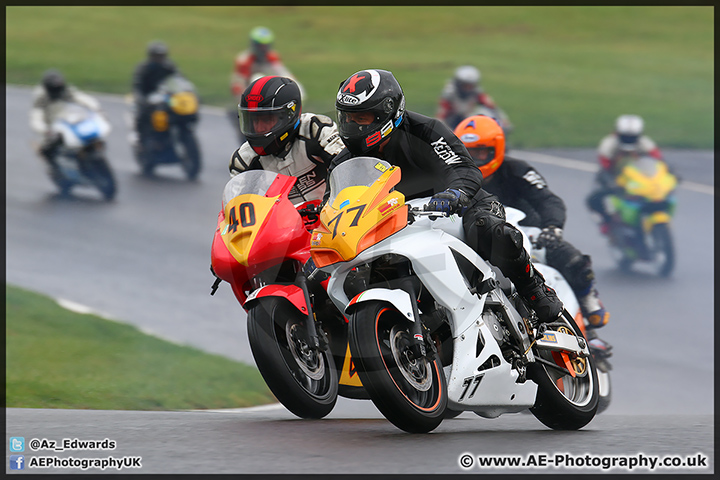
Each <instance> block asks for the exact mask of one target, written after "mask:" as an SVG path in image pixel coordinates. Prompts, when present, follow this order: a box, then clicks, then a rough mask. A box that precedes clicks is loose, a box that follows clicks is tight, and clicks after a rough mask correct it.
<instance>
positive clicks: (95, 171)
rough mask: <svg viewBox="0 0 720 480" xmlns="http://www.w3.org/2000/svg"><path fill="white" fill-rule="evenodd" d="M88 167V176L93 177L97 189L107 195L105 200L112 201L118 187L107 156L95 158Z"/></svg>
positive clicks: (104, 195)
mask: <svg viewBox="0 0 720 480" xmlns="http://www.w3.org/2000/svg"><path fill="white" fill-rule="evenodd" d="M87 169H88V172H87V176H88V177H90V178H91V179H92V181H93V183H94V184H95V186H96V187H97V189H98V190H99V191H100V193H102V195H103V197H105V200H107V201H110V200H112V199H113V198H115V191H116V188H117V187H116V186H115V177H114V176H113V173H112V170H110V166H109V165H108V163H107V161H106V160H105V158H102V157H101V158H98V159H96V160H94V161H93V162H92V163H90V164H89V165H88V167H87Z"/></svg>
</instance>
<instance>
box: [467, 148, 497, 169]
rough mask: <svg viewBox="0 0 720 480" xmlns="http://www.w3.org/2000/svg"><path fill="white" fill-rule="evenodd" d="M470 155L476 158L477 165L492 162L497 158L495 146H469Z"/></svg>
mask: <svg viewBox="0 0 720 480" xmlns="http://www.w3.org/2000/svg"><path fill="white" fill-rule="evenodd" d="M467 149H468V152H469V153H470V156H471V157H472V158H473V160H475V165H477V166H478V167H482V166H483V165H487V164H488V163H490V162H492V161H493V159H494V158H495V147H485V146H480V147H472V148H470V147H467Z"/></svg>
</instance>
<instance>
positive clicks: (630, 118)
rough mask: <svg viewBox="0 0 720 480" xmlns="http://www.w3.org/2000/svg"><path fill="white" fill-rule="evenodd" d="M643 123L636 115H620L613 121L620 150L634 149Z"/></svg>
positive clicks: (641, 131)
mask: <svg viewBox="0 0 720 480" xmlns="http://www.w3.org/2000/svg"><path fill="white" fill-rule="evenodd" d="M644 126H645V124H644V122H643V119H642V118H640V117H639V116H638V115H620V116H619V117H618V119H617V120H616V121H615V133H616V134H617V136H618V140H620V148H621V149H622V150H629V151H631V150H635V149H636V148H637V142H638V139H639V138H640V135H642V133H643V128H644Z"/></svg>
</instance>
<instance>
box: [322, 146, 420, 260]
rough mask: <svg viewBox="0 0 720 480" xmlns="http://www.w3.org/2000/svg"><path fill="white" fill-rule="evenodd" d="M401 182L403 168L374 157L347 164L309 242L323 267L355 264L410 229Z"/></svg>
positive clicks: (334, 177)
mask: <svg viewBox="0 0 720 480" xmlns="http://www.w3.org/2000/svg"><path fill="white" fill-rule="evenodd" d="M341 167H342V168H341ZM399 181H400V169H399V168H397V167H391V166H389V164H388V163H387V162H383V161H381V160H378V159H376V158H370V157H357V158H354V159H351V160H347V161H345V162H343V163H341V164H340V165H339V166H337V167H336V168H335V169H334V170H333V171H332V173H331V175H330V188H331V196H330V200H329V202H328V204H327V205H326V206H325V207H324V208H323V210H322V212H321V213H320V221H321V223H322V225H321V227H320V228H317V229H315V230H314V231H313V236H312V239H311V241H310V253H311V255H312V257H313V261H314V262H315V264H316V265H317V266H318V267H323V266H326V265H330V264H332V263H336V262H339V261H348V260H351V259H353V258H355V257H356V256H357V254H358V253H360V252H362V251H363V250H365V249H366V248H368V247H370V246H371V245H374V244H376V243H378V242H380V241H382V240H384V239H385V238H387V237H389V236H390V235H392V234H393V233H395V232H397V231H399V230H401V229H402V228H404V227H405V226H406V225H407V205H405V196H404V195H403V194H402V193H400V192H399V191H395V190H393V188H394V187H395V185H397V184H398V182H399Z"/></svg>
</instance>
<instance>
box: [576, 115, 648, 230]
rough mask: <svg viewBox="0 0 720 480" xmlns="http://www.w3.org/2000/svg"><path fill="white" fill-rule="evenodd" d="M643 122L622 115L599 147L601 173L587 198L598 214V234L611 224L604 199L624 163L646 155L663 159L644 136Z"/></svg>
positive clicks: (631, 116)
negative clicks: (599, 221)
mask: <svg viewBox="0 0 720 480" xmlns="http://www.w3.org/2000/svg"><path fill="white" fill-rule="evenodd" d="M644 126H645V123H644V122H643V119H642V118H641V117H640V116H638V115H621V116H619V117H618V118H617V120H616V121H615V131H614V132H612V133H611V134H609V135H607V136H605V137H603V139H602V140H601V141H600V145H599V146H598V162H599V163H600V170H599V171H598V173H597V175H596V176H595V188H594V189H593V191H592V192H591V193H590V195H589V196H588V198H587V205H588V207H589V208H590V210H591V211H593V212H596V213H598V214H600V216H601V217H602V223H601V224H600V231H601V233H603V234H607V232H608V225H609V221H610V217H609V214H608V213H607V211H606V210H605V201H604V199H605V197H606V196H607V195H609V194H610V193H612V192H613V190H615V189H616V188H618V185H617V182H616V178H617V176H618V174H619V173H620V171H621V170H622V167H623V166H624V165H625V162H626V161H632V160H633V159H637V158H639V157H641V156H645V155H649V156H651V157H654V158H657V159H658V160H662V153H661V152H660V149H659V148H658V147H657V145H656V144H655V142H654V141H653V140H652V139H651V138H650V137H648V136H647V135H645V134H644Z"/></svg>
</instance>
